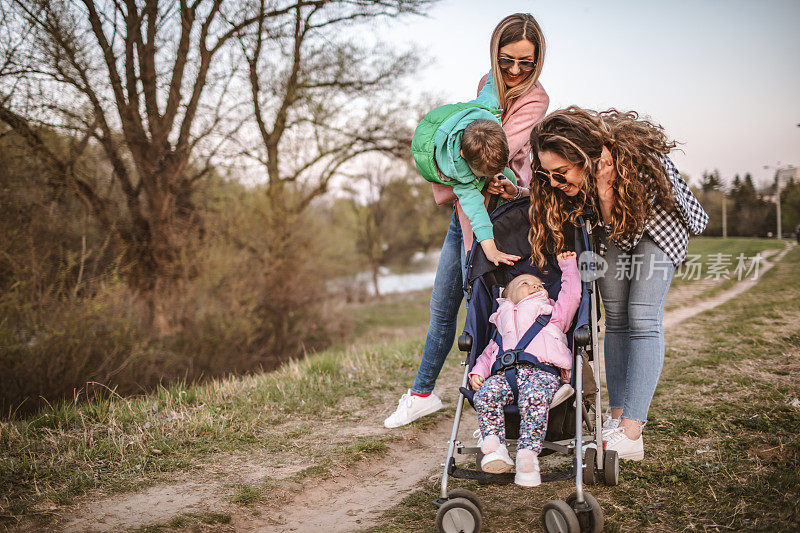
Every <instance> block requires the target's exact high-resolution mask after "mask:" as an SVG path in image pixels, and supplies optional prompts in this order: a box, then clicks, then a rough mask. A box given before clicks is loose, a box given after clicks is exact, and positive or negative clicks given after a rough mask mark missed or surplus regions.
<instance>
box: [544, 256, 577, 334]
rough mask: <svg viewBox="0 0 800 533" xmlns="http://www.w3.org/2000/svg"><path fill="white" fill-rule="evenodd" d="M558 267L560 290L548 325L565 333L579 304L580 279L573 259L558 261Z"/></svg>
mask: <svg viewBox="0 0 800 533" xmlns="http://www.w3.org/2000/svg"><path fill="white" fill-rule="evenodd" d="M558 267H559V268H560V269H561V290H560V291H559V292H558V300H556V304H555V305H554V306H553V315H552V316H551V318H550V323H551V324H555V325H556V326H557V327H558V329H560V330H561V331H563V332H565V333H566V332H567V330H568V329H569V328H570V326H571V325H572V319H573V318H575V312H576V311H577V310H578V306H579V305H580V303H581V277H580V274H578V262H577V261H576V260H575V258H574V257H570V258H569V259H565V260H563V261H559V262H558Z"/></svg>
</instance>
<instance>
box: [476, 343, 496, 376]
mask: <svg viewBox="0 0 800 533" xmlns="http://www.w3.org/2000/svg"><path fill="white" fill-rule="evenodd" d="M497 352H498V346H497V343H496V342H494V341H489V344H487V345H486V348H484V350H483V352H482V353H481V354H480V355H479V356H478V360H477V361H475V366H473V367H472V371H471V372H470V373H469V375H470V376H471V375H473V374H477V375H479V376H481V377H482V378H483V379H486V378H488V377H489V375H491V373H492V365H493V364H494V360H495V359H496V358H497Z"/></svg>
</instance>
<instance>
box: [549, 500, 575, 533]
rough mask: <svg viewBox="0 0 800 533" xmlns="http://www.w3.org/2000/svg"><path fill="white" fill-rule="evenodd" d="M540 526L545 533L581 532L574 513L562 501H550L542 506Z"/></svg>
mask: <svg viewBox="0 0 800 533" xmlns="http://www.w3.org/2000/svg"><path fill="white" fill-rule="evenodd" d="M542 526H544V530H545V531H547V533H580V531H581V525H580V522H578V517H577V515H576V514H575V511H573V510H572V507H570V506H569V505H567V502H565V501H562V500H550V501H549V502H547V503H546V504H544V507H543V508H542Z"/></svg>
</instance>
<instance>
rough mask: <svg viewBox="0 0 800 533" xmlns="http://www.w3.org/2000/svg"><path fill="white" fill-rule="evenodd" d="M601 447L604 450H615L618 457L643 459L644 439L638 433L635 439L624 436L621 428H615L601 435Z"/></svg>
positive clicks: (633, 459) (632, 459) (631, 459)
mask: <svg viewBox="0 0 800 533" xmlns="http://www.w3.org/2000/svg"><path fill="white" fill-rule="evenodd" d="M603 449H604V450H605V451H606V452H609V451H611V450H615V451H616V452H617V455H618V456H619V458H620V459H627V460H629V461H641V460H642V459H644V439H642V436H641V435H639V438H638V439H636V440H631V439H629V438H628V437H627V436H625V430H624V429H623V428H620V427H618V428H615V429H612V430H611V431H609V432H608V433H607V434H605V435H603Z"/></svg>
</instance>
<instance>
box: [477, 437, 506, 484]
mask: <svg viewBox="0 0 800 533" xmlns="http://www.w3.org/2000/svg"><path fill="white" fill-rule="evenodd" d="M481 451H482V452H483V453H484V456H483V459H481V470H483V471H484V472H489V473H490V474H502V473H503V472H508V471H509V470H511V469H512V468H513V467H514V461H512V460H511V456H510V455H508V448H506V445H505V444H502V443H501V442H500V437H498V436H497V435H488V436H487V437H486V438H485V439H483V443H482V444H481Z"/></svg>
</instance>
